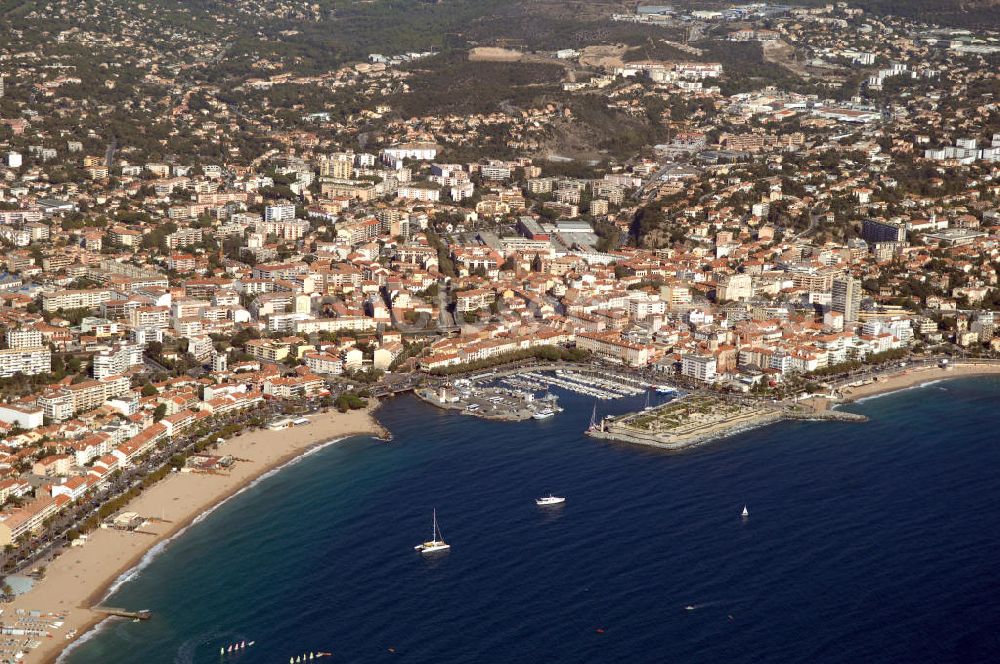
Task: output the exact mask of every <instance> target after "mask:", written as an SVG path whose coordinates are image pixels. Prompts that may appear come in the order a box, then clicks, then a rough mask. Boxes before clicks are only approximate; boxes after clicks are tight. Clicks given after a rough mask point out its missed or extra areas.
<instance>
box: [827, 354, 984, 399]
mask: <svg viewBox="0 0 1000 664" xmlns="http://www.w3.org/2000/svg"><path fill="white" fill-rule="evenodd" d="M986 376H1000V364H962V363H961V362H956V363H955V364H953V365H950V366H948V367H946V368H942V367H938V366H930V367H920V368H917V369H909V370H907V369H903V370H901V371H899V372H897V373H894V374H891V375H889V376H886V377H883V378H881V379H879V380H877V381H873V382H871V383H866V384H864V385H859V386H857V387H843V388H841V389H840V398H839V399H837V400H836V402H837V404H838V405H843V404H849V403H859V402H860V401H862V400H865V399H871V398H874V397H880V396H883V395H886V394H890V393H892V392H899V391H901V390H906V389H911V388H915V387H920V386H922V385H924V384H926V383H931V382H935V381H939V380H953V379H956V378H978V377H986Z"/></svg>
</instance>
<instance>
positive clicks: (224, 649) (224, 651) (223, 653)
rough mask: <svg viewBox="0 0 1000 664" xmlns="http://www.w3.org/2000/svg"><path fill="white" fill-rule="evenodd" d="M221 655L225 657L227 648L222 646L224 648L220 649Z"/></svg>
mask: <svg viewBox="0 0 1000 664" xmlns="http://www.w3.org/2000/svg"><path fill="white" fill-rule="evenodd" d="M219 654H220V655H225V654H226V646H222V647H220V648H219Z"/></svg>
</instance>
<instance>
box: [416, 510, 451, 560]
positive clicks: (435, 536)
mask: <svg viewBox="0 0 1000 664" xmlns="http://www.w3.org/2000/svg"><path fill="white" fill-rule="evenodd" d="M413 548H414V550H416V551H419V552H420V553H423V554H430V553H440V552H441V551H447V550H448V549H450V548H451V544H448V543H446V542H445V541H444V537H442V536H441V529H440V528H438V514H437V510H436V509H435V510H434V525H433V527H432V529H431V539H430V541H429V542H424V543H423V544H418V545H416V546H415V547H413Z"/></svg>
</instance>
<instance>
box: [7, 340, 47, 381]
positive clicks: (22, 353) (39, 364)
mask: <svg viewBox="0 0 1000 664" xmlns="http://www.w3.org/2000/svg"><path fill="white" fill-rule="evenodd" d="M51 370H52V351H50V350H49V349H48V348H45V347H43V346H38V347H35V348H8V349H4V350H0V378H8V377H10V376H13V375H14V374H18V373H20V374H24V375H25V376H34V375H35V374H43V373H49V372H50V371H51Z"/></svg>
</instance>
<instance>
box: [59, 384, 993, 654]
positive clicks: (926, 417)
mask: <svg viewBox="0 0 1000 664" xmlns="http://www.w3.org/2000/svg"><path fill="white" fill-rule="evenodd" d="M559 394H560V397H561V404H562V405H563V406H564V407H566V412H564V413H561V414H559V415H557V416H556V417H554V418H551V419H549V420H545V421H540V422H539V421H528V422H524V423H517V424H509V423H495V422H487V421H484V420H479V419H474V418H470V417H465V416H460V415H456V414H451V413H444V412H441V411H438V410H436V409H434V408H432V407H430V406H427V405H425V404H422V403H420V402H418V401H417V400H415V399H413V398H412V397H406V398H401V399H397V400H395V401H391V402H389V403H388V404H387V405H386V406H384V407H383V409H382V410H381V411H380V418H381V419H382V420H383V422H384V423H385V424H386V425H387V426H388V427H389V428H390V429H391V430H392V431H393V434H394V438H393V441H392V443H391V444H388V445H386V444H382V443H378V442H376V441H374V440H371V439H367V438H355V439H351V440H348V441H344V442H341V443H338V444H336V445H333V446H330V447H327V448H325V449H322V450H320V451H318V452H316V453H315V454H312V455H311V456H309V457H307V458H305V459H304V460H302V461H301V462H300V463H297V464H295V465H292V466H290V467H288V468H286V469H284V470H282V471H281V472H279V473H277V474H275V475H274V476H272V477H269V478H267V479H266V480H264V481H263V482H261V483H260V484H259V485H258V486H256V487H254V488H253V489H252V490H250V491H247V492H245V493H243V494H241V495H239V496H237V497H236V498H234V499H233V500H231V501H229V502H228V503H226V504H224V505H223V506H222V507H220V508H219V509H218V510H216V511H215V512H213V513H212V514H211V515H209V516H208V517H207V518H206V519H204V520H203V521H201V522H200V523H198V524H196V525H194V526H193V527H191V528H190V530H189V531H188V532H186V533H185V534H184V535H183V536H181V537H180V538H178V539H177V540H175V541H174V542H172V543H171V544H170V545H169V546H168V547H167V548H166V550H165V551H164V552H163V553H162V554H161V555H160V556H158V557H156V558H155V559H154V560H153V561H152V563H151V564H150V565H149V566H148V567H146V568H145V569H144V570H143V571H142V572H141V574H139V575H138V576H137V578H135V579H134V580H132V581H130V582H128V583H125V584H124V585H122V586H121V587H120V588H119V589H118V590H117V591H116V592H115V593H114V595H113V596H112V597H111V598H110V599H109V600H108V603H109V604H112V605H115V606H124V607H129V608H134V609H140V608H149V609H152V610H153V612H154V618H153V619H152V620H150V621H148V622H144V623H131V622H112V623H106V624H105V626H104V627H103V628H102V629H101V630H100V631H99V632H98V633H97V634H96V635H94V636H93V637H92V638H89V639H88V640H86V641H85V642H84V643H82V644H81V645H80V646H79V647H77V648H75V649H74V650H72V651H71V652H70V653H69V654H68V655H66V656H65V657H64V661H65V662H68V664H97V663H100V664H126V663H129V664H131V663H135V662H144V663H149V664H154V663H161V662H162V663H168V662H170V663H173V662H176V663H189V662H198V663H202V662H205V663H216V662H237V661H238V662H241V663H245V664H254V663H257V662H275V663H284V662H287V661H288V660H289V657H291V656H295V655H299V654H302V653H304V652H309V651H329V652H332V653H333V654H334V658H333V659H330V660H320V661H331V662H381V661H392V660H393V659H400V660H401V661H406V662H411V663H425V662H426V663H431V662H433V663H435V664H442V663H452V662H487V663H490V662H546V663H567V664H568V663H578V662H992V661H997V660H998V659H1000V605H998V603H997V602H996V598H997V596H998V593H1000V569H998V566H997V564H996V563H997V560H998V555H997V554H998V551H1000V472H998V469H1000V436H998V434H997V431H998V425H1000V412H998V410H997V408H996V405H997V403H998V397H1000V380H997V379H962V380H955V381H947V382H943V383H938V384H933V385H928V386H925V387H921V388H919V389H912V390H908V391H904V392H899V393H896V394H892V395H886V396H883V397H879V398H877V399H873V400H870V401H866V402H863V403H860V404H857V405H854V406H852V407H851V408H850V409H851V410H854V411H857V412H863V413H865V414H867V415H869V416H871V422H869V423H867V424H861V425H859V424H846V423H784V424H780V425H777V426H772V427H768V428H763V429H758V430H755V431H752V432H748V433H745V434H742V435H740V436H737V437H733V438H729V439H726V440H723V441H719V442H716V443H713V444H710V445H707V446H703V447H700V448H698V449H695V450H692V451H688V452H684V453H674V454H668V453H661V452H657V451H652V450H648V449H644V448H639V447H633V446H626V445H619V444H612V443H606V442H601V441H595V440H592V439H589V438H586V437H585V436H583V435H581V431H582V430H583V429H584V428H585V427H586V425H587V422H588V420H589V418H590V411H591V406H592V402H591V401H590V400H589V399H587V398H584V397H580V396H576V395H573V394H568V393H564V392H560V393H559ZM642 405H643V399H642V398H641V397H640V398H636V399H633V400H623V401H620V402H616V403H612V404H609V403H608V402H604V403H602V404H601V405H600V406H599V408H600V409H601V410H602V412H608V410H609V409H612V410H616V411H624V410H627V409H635V408H638V407H641V406H642ZM549 491H552V492H555V493H556V494H559V495H565V496H567V498H568V499H567V503H566V505H565V506H564V507H563V508H562V509H557V510H547V511H546V510H542V509H539V508H537V507H536V506H535V504H534V498H535V497H537V496H539V495H543V494H546V493H548V492H549ZM744 503H745V504H747V506H748V508H749V511H750V517H749V519H746V520H743V519H741V518H740V511H741V510H742V508H743V505H744ZM435 507H436V508H437V510H438V516H439V519H440V522H441V527H442V530H443V533H444V536H445V538H446V539H447V540H448V541H449V542H450V543H451V544H452V546H453V548H452V551H451V552H450V553H449V554H446V555H444V556H441V557H439V558H436V559H432V560H428V559H424V558H422V557H421V556H420V555H419V554H416V553H415V552H414V551H413V546H414V545H415V544H418V543H419V542H421V541H423V540H424V539H425V538H426V537H427V536H428V535H429V534H430V526H431V523H430V521H431V510H432V508H435ZM688 606H690V607H692V609H691V610H689V609H687V608H686V607H688ZM243 639H246V640H255V641H256V645H255V646H254V647H253V648H252V649H250V650H248V651H246V652H244V653H242V654H240V655H229V656H225V657H220V655H219V647H220V646H221V645H223V644H227V643H230V642H233V641H237V640H243ZM390 649H393V650H394V651H395V652H391V651H390Z"/></svg>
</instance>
